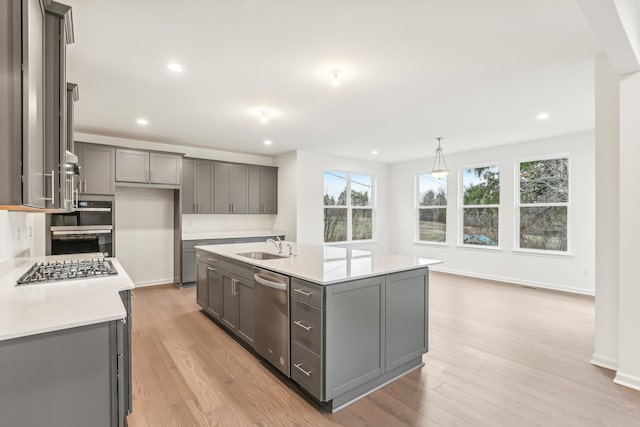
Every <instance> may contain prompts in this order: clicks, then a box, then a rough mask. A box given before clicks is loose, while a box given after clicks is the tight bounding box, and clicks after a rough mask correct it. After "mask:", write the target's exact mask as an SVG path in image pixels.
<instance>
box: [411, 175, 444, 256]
mask: <svg viewBox="0 0 640 427" xmlns="http://www.w3.org/2000/svg"><path fill="white" fill-rule="evenodd" d="M417 179H418V185H417V187H418V195H417V197H418V203H417V205H418V233H417V234H418V240H419V241H421V242H439V243H440V242H445V241H446V240H447V178H446V177H444V178H442V179H437V178H434V177H433V176H432V175H431V174H430V173H421V174H418V178H417Z"/></svg>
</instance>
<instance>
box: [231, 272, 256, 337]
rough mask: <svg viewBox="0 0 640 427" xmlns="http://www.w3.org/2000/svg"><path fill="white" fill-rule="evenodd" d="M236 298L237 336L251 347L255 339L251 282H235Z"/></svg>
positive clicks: (240, 279) (244, 280)
mask: <svg viewBox="0 0 640 427" xmlns="http://www.w3.org/2000/svg"><path fill="white" fill-rule="evenodd" d="M236 297H237V299H238V336H239V337H240V338H242V339H243V340H244V341H246V342H247V343H248V344H250V345H251V346H253V345H254V342H253V340H254V338H255V314H254V312H255V309H254V301H253V280H247V279H245V278H242V277H240V278H238V279H237V280H236Z"/></svg>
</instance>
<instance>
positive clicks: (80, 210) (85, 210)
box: [76, 208, 111, 212]
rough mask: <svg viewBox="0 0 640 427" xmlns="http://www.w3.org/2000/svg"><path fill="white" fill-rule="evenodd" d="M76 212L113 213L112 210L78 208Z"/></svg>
mask: <svg viewBox="0 0 640 427" xmlns="http://www.w3.org/2000/svg"><path fill="white" fill-rule="evenodd" d="M76 212H111V208H76Z"/></svg>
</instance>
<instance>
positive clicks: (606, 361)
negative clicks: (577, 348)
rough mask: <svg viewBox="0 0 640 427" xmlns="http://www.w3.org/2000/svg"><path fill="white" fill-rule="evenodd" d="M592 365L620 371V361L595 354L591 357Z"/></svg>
mask: <svg viewBox="0 0 640 427" xmlns="http://www.w3.org/2000/svg"><path fill="white" fill-rule="evenodd" d="M591 364H592V365H595V366H599V367H601V368H605V369H611V370H612V371H617V370H618V361H617V360H616V359H612V358H610V357H605V356H600V355H599V354H596V353H593V356H591Z"/></svg>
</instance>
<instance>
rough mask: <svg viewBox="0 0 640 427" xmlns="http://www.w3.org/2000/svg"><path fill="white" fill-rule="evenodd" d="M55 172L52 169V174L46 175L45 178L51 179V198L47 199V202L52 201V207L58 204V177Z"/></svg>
mask: <svg viewBox="0 0 640 427" xmlns="http://www.w3.org/2000/svg"><path fill="white" fill-rule="evenodd" d="M54 172H55V171H54V170H53V169H51V174H48V173H45V174H44V176H50V177H51V197H45V198H44V199H45V200H50V201H51V204H52V205H55V204H56V176H55V175H54Z"/></svg>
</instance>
